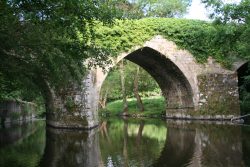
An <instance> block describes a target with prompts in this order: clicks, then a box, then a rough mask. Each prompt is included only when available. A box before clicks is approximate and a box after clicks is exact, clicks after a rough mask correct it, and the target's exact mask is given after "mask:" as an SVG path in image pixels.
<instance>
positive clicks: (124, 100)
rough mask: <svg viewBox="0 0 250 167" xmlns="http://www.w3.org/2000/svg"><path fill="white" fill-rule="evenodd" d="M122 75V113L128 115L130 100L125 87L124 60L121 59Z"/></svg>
mask: <svg viewBox="0 0 250 167" xmlns="http://www.w3.org/2000/svg"><path fill="white" fill-rule="evenodd" d="M120 75H121V87H122V99H123V110H122V115H128V102H127V95H126V87H125V75H124V65H123V60H121V63H120Z"/></svg>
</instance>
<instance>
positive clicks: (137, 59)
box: [124, 47, 194, 108]
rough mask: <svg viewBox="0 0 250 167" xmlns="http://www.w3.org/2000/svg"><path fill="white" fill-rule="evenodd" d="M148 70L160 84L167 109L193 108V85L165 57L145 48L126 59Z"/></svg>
mask: <svg viewBox="0 0 250 167" xmlns="http://www.w3.org/2000/svg"><path fill="white" fill-rule="evenodd" d="M124 59H127V60H129V61H131V62H133V63H135V64H137V65H139V66H140V67H142V68H143V69H144V70H146V71H147V72H148V73H149V74H150V75H151V76H152V77H153V78H154V79H155V81H156V82H157V83H158V84H159V86H160V88H161V90H162V93H163V96H164V97H165V99H166V101H167V108H193V107H194V102H193V91H192V88H191V85H190V83H189V81H188V80H187V78H186V77H185V75H184V74H183V72H182V71H181V70H180V69H179V68H178V66H177V65H176V64H175V63H174V62H172V61H171V60H170V59H168V58H167V57H166V56H165V55H163V54H161V53H160V52H158V51H156V50H154V49H152V48H150V47H143V48H140V49H137V50H135V51H134V52H132V53H130V54H128V55H127V56H125V57H124Z"/></svg>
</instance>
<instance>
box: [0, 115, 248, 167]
mask: <svg viewBox="0 0 250 167" xmlns="http://www.w3.org/2000/svg"><path fill="white" fill-rule="evenodd" d="M0 166H1V167H12V166H13V167H37V166H41V167H57V166H58V167H59V166H60V167H71V166H72V167H75V166H84V167H85V166H86V167H92V166H93V167H113V166H114V167H116V166H117V167H120V166H121V167H130V166H131V167H137V166H138V167H144V166H154V167H164V166H170V167H179V166H211V167H214V166H216V167H217V166H218V167H220V166H223V167H224V166H232V167H238V166H239V167H240V166H250V127H249V126H242V125H228V124H227V125H226V124H221V123H220V124H218V123H215V122H210V123H204V122H185V121H184V122H183V121H167V122H166V121H162V120H159V119H155V120H152V119H151V120H136V119H118V118H112V119H106V120H102V121H101V123H100V127H99V128H98V129H95V130H91V131H88V132H86V131H77V130H75V131H72V130H58V129H52V128H46V127H45V122H44V121H36V122H33V123H29V124H23V125H21V126H19V125H18V126H10V127H8V128H5V129H3V128H2V129H0Z"/></svg>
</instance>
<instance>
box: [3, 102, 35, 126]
mask: <svg viewBox="0 0 250 167" xmlns="http://www.w3.org/2000/svg"><path fill="white" fill-rule="evenodd" d="M35 110H36V105H35V104H34V103H29V102H23V101H14V100H6V101H2V102H0V117H1V123H2V124H4V123H10V122H16V121H28V120H31V119H32V118H34V117H35Z"/></svg>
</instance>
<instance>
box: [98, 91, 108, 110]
mask: <svg viewBox="0 0 250 167" xmlns="http://www.w3.org/2000/svg"><path fill="white" fill-rule="evenodd" d="M108 91H109V90H108V89H106V90H105V93H104V95H103V94H101V95H100V100H99V104H100V108H102V109H103V108H105V107H106V103H107V97H108Z"/></svg>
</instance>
